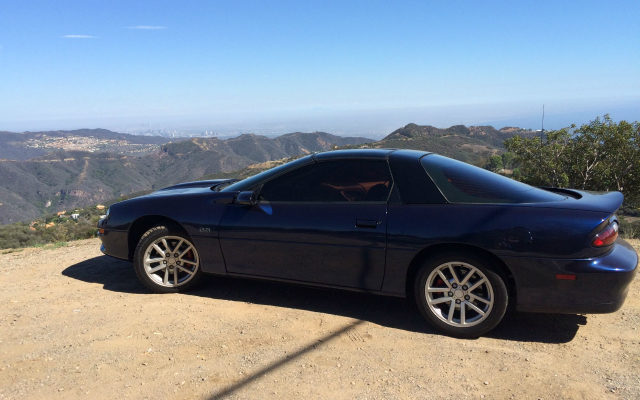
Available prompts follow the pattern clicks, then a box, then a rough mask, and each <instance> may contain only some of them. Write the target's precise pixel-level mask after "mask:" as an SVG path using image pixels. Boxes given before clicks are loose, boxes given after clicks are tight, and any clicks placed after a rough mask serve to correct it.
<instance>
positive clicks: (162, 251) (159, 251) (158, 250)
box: [153, 243, 166, 257]
mask: <svg viewBox="0 0 640 400" xmlns="http://www.w3.org/2000/svg"><path fill="white" fill-rule="evenodd" d="M153 248H154V249H156V251H157V252H158V253H160V254H161V255H162V257H164V256H165V255H166V253H165V252H164V250H162V249H161V248H160V246H158V245H157V244H155V243H154V244H153Z"/></svg>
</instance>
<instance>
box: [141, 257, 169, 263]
mask: <svg viewBox="0 0 640 400" xmlns="http://www.w3.org/2000/svg"><path fill="white" fill-rule="evenodd" d="M162 260H164V258H162V257H158V258H147V259H146V260H144V262H145V264H153V263H157V262H162Z"/></svg>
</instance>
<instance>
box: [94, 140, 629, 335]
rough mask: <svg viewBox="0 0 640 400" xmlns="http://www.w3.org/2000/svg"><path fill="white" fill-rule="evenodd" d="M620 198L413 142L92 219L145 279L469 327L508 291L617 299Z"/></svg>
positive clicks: (592, 309) (566, 299)
mask: <svg viewBox="0 0 640 400" xmlns="http://www.w3.org/2000/svg"><path fill="white" fill-rule="evenodd" d="M622 200H623V196H622V194H621V193H618V192H609V193H593V192H586V191H578V190H569V189H556V188H535V187H532V186H529V185H525V184H523V183H520V182H516V181H514V180H511V179H508V178H505V177H503V176H500V175H497V174H494V173H491V172H488V171H486V170H483V169H481V168H477V167H473V166H471V165H468V164H465V163H462V162H459V161H455V160H452V159H449V158H446V157H442V156H439V155H437V154H431V153H427V152H422V151H412V150H386V149H375V150H342V151H332V152H327V153H320V154H314V155H309V156H306V157H303V158H300V159H298V160H296V161H293V162H290V163H288V164H284V165H281V166H279V167H276V168H273V169H271V170H268V171H265V172H262V173H260V174H258V175H255V176H253V177H250V178H247V179H245V180H242V181H233V180H216V181H199V182H191V183H184V184H179V185H175V186H171V187H168V188H165V189H162V190H159V191H157V192H154V193H151V194H149V195H146V196H142V197H137V198H134V199H131V200H127V201H123V202H120V203H117V204H114V205H112V206H111V207H110V209H109V212H108V213H107V216H106V217H105V218H104V219H102V220H101V221H100V222H99V225H98V228H99V233H100V237H101V239H102V243H103V245H102V251H103V252H104V253H105V254H107V255H110V256H113V257H117V258H120V259H124V260H131V261H133V265H134V268H135V271H136V274H137V276H138V278H139V279H140V281H141V282H142V283H143V284H144V285H145V286H146V287H148V288H149V289H151V290H152V291H155V292H177V291H182V290H185V289H188V288H189V287H191V286H192V285H194V284H196V283H197V282H198V280H199V278H200V277H201V276H202V274H203V273H210V274H218V275H231V276H238V277H252V278H265V279H274V280H281V281H287V282H295V283H301V284H307V285H318V286H327V287H335V288H344V289H351V290H359V291H366V292H371V293H378V294H383V295H390V296H408V297H414V298H415V301H416V303H417V305H418V308H419V309H420V311H421V312H422V314H423V315H424V317H425V318H426V319H427V320H428V321H429V322H431V323H432V324H433V325H435V326H436V327H438V328H440V329H441V330H442V331H444V332H446V333H448V334H451V335H455V336H460V337H474V336H478V335H481V334H483V333H485V332H487V331H489V330H490V329H492V328H494V327H495V326H496V325H497V324H498V323H499V322H500V320H501V319H502V317H503V316H504V314H505V311H506V309H507V305H509V304H512V305H514V306H515V308H516V309H517V310H520V311H534V312H558V313H606V312H613V311H616V310H618V309H619V308H620V307H621V306H622V304H623V302H624V299H625V297H626V294H627V288H628V286H629V283H630V282H631V280H632V279H633V276H634V274H635V270H636V266H637V263H638V256H637V254H636V253H635V251H634V250H633V249H632V248H631V247H630V246H629V245H628V244H627V243H626V242H625V241H623V240H622V239H619V238H618V221H617V218H616V216H615V212H616V210H617V209H618V208H619V207H620V205H621V204H622Z"/></svg>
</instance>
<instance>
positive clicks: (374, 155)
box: [313, 149, 429, 161]
mask: <svg viewBox="0 0 640 400" xmlns="http://www.w3.org/2000/svg"><path fill="white" fill-rule="evenodd" d="M391 153H402V155H403V156H405V157H406V156H409V157H411V156H413V157H416V158H420V157H422V156H423V155H425V154H429V152H426V151H418V150H404V149H346V150H332V151H326V152H322V153H316V154H314V155H313V158H314V159H315V160H318V161H323V160H333V159H342V158H369V159H383V160H386V159H388V158H389V156H390V155H391Z"/></svg>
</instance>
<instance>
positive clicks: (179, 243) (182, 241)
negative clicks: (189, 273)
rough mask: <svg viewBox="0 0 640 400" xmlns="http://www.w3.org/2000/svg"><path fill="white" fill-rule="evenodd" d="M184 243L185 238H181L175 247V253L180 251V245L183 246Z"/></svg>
mask: <svg viewBox="0 0 640 400" xmlns="http://www.w3.org/2000/svg"><path fill="white" fill-rule="evenodd" d="M182 243H184V240H182V239H180V241H179V242H178V244H177V245H176V247H175V248H174V249H173V253H177V252H178V249H179V248H180V246H182Z"/></svg>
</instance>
